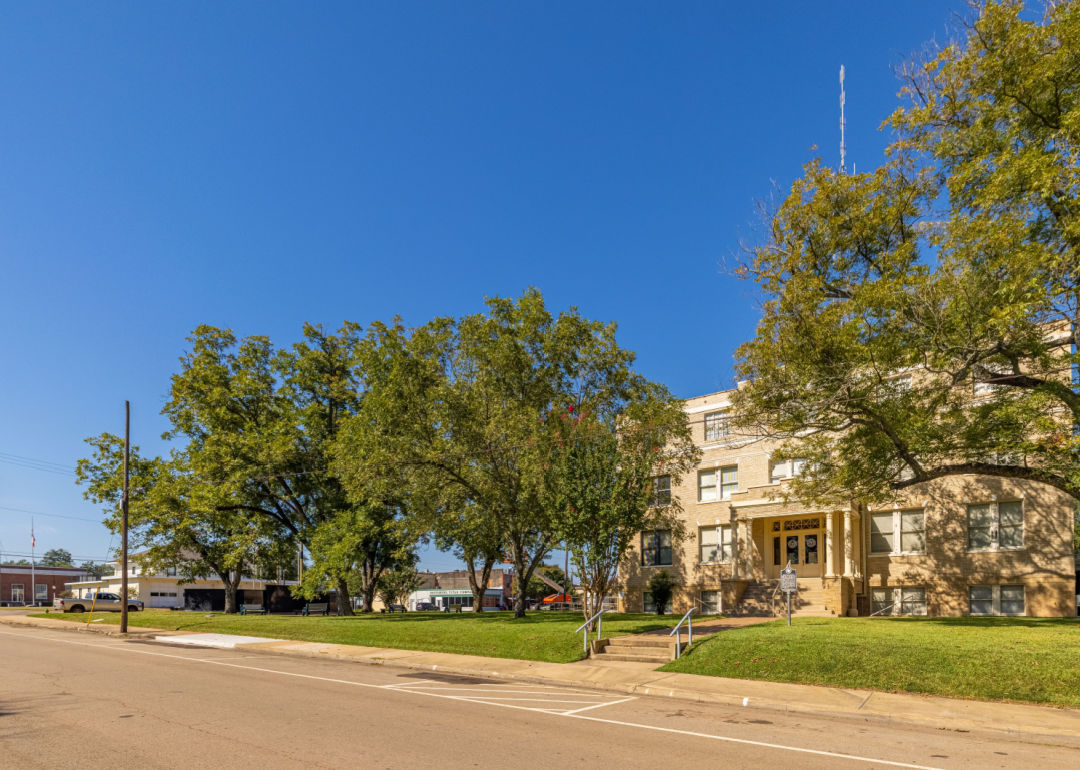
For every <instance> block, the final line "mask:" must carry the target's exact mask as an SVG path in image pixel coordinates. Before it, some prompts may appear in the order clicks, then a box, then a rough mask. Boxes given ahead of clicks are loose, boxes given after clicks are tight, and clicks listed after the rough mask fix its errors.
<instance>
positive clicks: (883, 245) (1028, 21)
mask: <svg viewBox="0 0 1080 770" xmlns="http://www.w3.org/2000/svg"><path fill="white" fill-rule="evenodd" d="M1024 11H1025V9H1024V7H1023V4H1022V3H1019V2H989V3H987V4H985V5H984V6H982V7H980V8H977V9H976V12H975V16H974V18H973V19H972V21H971V23H970V25H969V26H968V27H967V28H966V30H964V32H963V34H962V35H961V36H960V38H959V39H957V40H956V41H954V42H952V43H950V44H949V45H947V46H945V47H944V48H942V49H940V50H939V51H937V52H936V53H935V54H933V55H931V56H929V57H927V58H926V59H924V60H922V61H919V62H915V63H913V64H912V65H911V66H909V67H908V68H906V69H905V70H904V73H903V76H904V80H905V84H904V90H903V92H902V93H903V95H904V97H905V100H906V101H905V103H904V104H903V105H902V106H900V107H899V108H898V109H897V111H896V112H895V113H894V114H893V115H892V117H891V118H890V120H889V125H890V127H891V128H892V129H893V130H894V131H895V132H896V140H895V141H894V142H893V144H892V145H891V147H890V149H889V152H888V156H887V158H886V160H885V162H884V163H883V165H882V166H881V167H880V168H878V169H876V170H874V171H871V172H866V173H860V174H851V175H845V174H842V173H840V174H838V173H835V172H833V171H831V170H829V169H826V168H824V167H823V166H822V165H821V164H820V163H816V162H815V163H811V164H810V165H809V166H807V168H806V171H805V174H804V176H803V177H802V178H801V179H799V180H797V181H796V182H795V184H794V185H793V186H792V190H791V193H790V195H789V196H788V198H787V199H786V200H785V201H784V202H783V204H782V205H781V206H780V208H779V209H778V210H777V212H776V214H775V216H774V217H773V219H772V222H771V228H770V232H769V236H770V237H769V239H768V242H767V243H765V244H764V245H762V246H761V247H760V248H758V249H756V250H755V251H754V254H753V259H752V261H751V263H750V264H748V265H747V266H746V267H745V268H744V269H745V274H746V275H748V276H752V277H754V278H755V279H756V280H757V281H758V283H759V285H760V287H761V289H762V292H763V294H764V313H763V317H762V320H761V322H760V324H759V327H758V330H757V334H756V336H755V337H754V339H753V340H751V341H750V342H748V343H746V344H745V345H743V346H742V347H741V348H740V349H739V351H738V363H737V370H738V373H739V375H740V377H741V378H743V379H745V380H748V381H749V384H748V385H747V386H746V387H743V388H740V389H739V390H738V392H737V393H736V396H735V404H736V410H737V412H738V414H739V415H740V418H739V419H740V422H741V424H742V426H743V429H744V430H746V431H747V432H749V433H752V434H755V435H768V436H773V437H778V438H781V439H785V440H787V441H786V447H785V450H784V451H782V452H781V453H779V456H780V457H784V456H799V457H805V458H807V459H809V460H810V463H809V464H808V468H809V469H810V472H809V473H807V474H806V475H805V476H804V477H802V478H801V479H799V480H796V482H795V492H796V494H798V495H799V496H801V497H803V498H805V499H818V500H830V501H837V500H841V501H850V499H851V498H852V497H858V498H862V499H865V500H870V501H878V500H885V499H888V498H889V497H890V496H891V495H892V494H894V493H895V491H896V490H901V489H904V488H907V487H909V486H911V485H914V484H920V483H924V482H927V481H930V480H933V479H937V478H941V477H945V476H950V475H955V474H965V473H978V474H987V475H991V476H1001V477H1008V478H1019V479H1030V480H1035V481H1041V482H1044V483H1046V484H1049V485H1051V486H1054V487H1057V488H1058V489H1061V490H1063V491H1065V492H1067V493H1068V494H1070V495H1072V496H1073V497H1074V498H1078V499H1080V437H1078V436H1077V434H1076V432H1075V431H1074V430H1073V429H1072V426H1073V425H1074V424H1077V423H1078V422H1080V395H1078V393H1077V389H1076V385H1075V379H1074V372H1075V367H1076V365H1077V363H1078V362H1080V359H1078V356H1077V352H1076V351H1077V342H1078V341H1080V340H1078V338H1077V333H1078V330H1080V206H1078V205H1077V200H1080V164H1078V162H1077V154H1076V147H1078V146H1080V67H1078V65H1077V62H1078V61H1080V3H1077V2H1061V3H1050V4H1047V5H1046V6H1045V13H1044V15H1043V16H1042V18H1038V17H1033V16H1032V15H1030V14H1027V13H1025V12H1024Z"/></svg>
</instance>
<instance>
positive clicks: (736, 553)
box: [730, 516, 742, 580]
mask: <svg viewBox="0 0 1080 770" xmlns="http://www.w3.org/2000/svg"><path fill="white" fill-rule="evenodd" d="M730 522H731V579H732V580H738V579H739V578H740V574H739V573H740V570H739V562H740V561H741V560H742V543H741V542H740V541H741V540H742V538H741V537H740V536H739V520H738V519H736V518H735V517H734V516H732V517H731V519H730Z"/></svg>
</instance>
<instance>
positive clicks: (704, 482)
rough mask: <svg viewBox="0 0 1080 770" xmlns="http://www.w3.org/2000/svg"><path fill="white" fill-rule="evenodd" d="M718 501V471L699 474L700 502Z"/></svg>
mask: <svg viewBox="0 0 1080 770" xmlns="http://www.w3.org/2000/svg"><path fill="white" fill-rule="evenodd" d="M714 500H716V471H715V470H711V471H701V472H699V473H698V502H702V503H711V502H713V501H714Z"/></svg>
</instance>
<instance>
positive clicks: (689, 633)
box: [668, 607, 697, 658]
mask: <svg viewBox="0 0 1080 770" xmlns="http://www.w3.org/2000/svg"><path fill="white" fill-rule="evenodd" d="M696 609H697V607H691V608H690V609H689V610H687V611H686V614H685V615H683V616H682V620H680V621H679V622H678V623H677V624H676V625H675V628H673V629H671V633H669V634H668V636H674V637H675V657H676V658H678V657H679V656H680V655H682V636H681V635H680V634H679V629H680V628H682V624H683V622H684V621H685V623H686V646H687V647H689V646H690V645H691V644H693V643H694V621H693V620H691V619H690V616H691V615H692V614H693V613H694V610H696Z"/></svg>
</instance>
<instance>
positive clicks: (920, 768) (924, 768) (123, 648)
mask: <svg viewBox="0 0 1080 770" xmlns="http://www.w3.org/2000/svg"><path fill="white" fill-rule="evenodd" d="M0 635H3V636H19V637H22V638H24V639H44V640H45V641H50V642H56V643H58V644H70V645H74V646H77V647H97V648H98V649H103V650H112V651H116V652H131V653H136V654H139V655H154V656H156V657H160V658H174V659H176V660H183V661H187V662H189V663H192V662H193V663H209V664H213V665H215V666H226V667H228V668H239V669H243V670H245V671H260V672H262V673H265V674H276V675H278V676H291V677H296V678H298V679H314V680H319V681H322V682H333V683H335V684H347V685H352V686H354V687H368V688H371V689H375V690H386V689H388V688H386V687H385V686H383V685H378V684H369V683H367V682H354V681H351V680H348V679H335V678H333V677H327V676H315V675H314V674H298V673H295V672H292V671H278V670H276V669H272V668H261V667H259V666H243V665H240V664H239V663H227V662H225V661H220V660H213V659H212V658H190V657H187V656H185V655H171V654H169V653H166V652H153V651H151V650H141V649H137V648H134V647H129V646H128V645H127V644H125V643H124V642H117V643H116V644H107V643H106V644H96V643H92V642H78V641H74V640H70V639H53V638H51V637H37V636H36V635H35V634H33V633H31V634H16V633H11V632H10V631H0ZM389 690H390V691H396V692H402V693H409V694H412V695H426V696H428V697H430V698H444V699H446V700H457V701H462V700H470V701H471V702H473V703H481V704H483V705H487V706H495V707H497V708H504V709H517V710H519V711H532V712H534V713H535V712H538V711H542V712H543V713H547V714H551V715H552V716H556V717H564V718H566V719H584V720H586V721H588V722H596V723H598V724H609V725H618V726H620V727H630V728H634V729H638V730H653V731H655V732H661V733H670V734H673V735H687V736H690V737H693V738H704V739H706V740H712V741H721V742H724V743H739V744H742V745H744V746H759V747H761V748H766V749H776V750H778V751H791V752H795V753H798V754H813V755H814V756H818V757H835V758H837V759H847V760H851V761H853V762H870V763H873V764H878V765H888V766H889V767H908V768H913V770H941V769H940V768H935V767H931V766H928V765H915V764H911V763H909V762H894V761H892V760H889V759H875V758H873V757H863V756H859V755H856V754H843V753H841V752H837V751H824V750H822V749H807V748H803V747H802V746H785V745H783V744H781V743H768V742H766V741H754V740H750V739H748V738H731V737H728V736H726V735H713V734H710V733H699V732H695V731H693V730H680V729H678V728H675V727H660V726H658V725H649V724H644V723H642V722H624V721H622V720H619V719H604V718H603V717H591V716H589V715H587V714H571V713H567V712H565V711H548V710H546V709H540V708H533V707H529V706H517V705H514V704H513V703H488V702H487V701H479V700H472V699H470V698H464V697H462V696H459V695H442V694H440V693H436V692H428V691H425V690H417V689H414V688H401V687H394V688H389Z"/></svg>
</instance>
